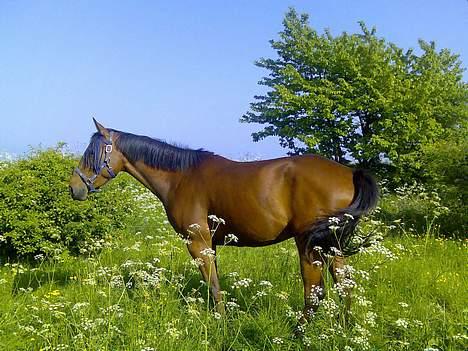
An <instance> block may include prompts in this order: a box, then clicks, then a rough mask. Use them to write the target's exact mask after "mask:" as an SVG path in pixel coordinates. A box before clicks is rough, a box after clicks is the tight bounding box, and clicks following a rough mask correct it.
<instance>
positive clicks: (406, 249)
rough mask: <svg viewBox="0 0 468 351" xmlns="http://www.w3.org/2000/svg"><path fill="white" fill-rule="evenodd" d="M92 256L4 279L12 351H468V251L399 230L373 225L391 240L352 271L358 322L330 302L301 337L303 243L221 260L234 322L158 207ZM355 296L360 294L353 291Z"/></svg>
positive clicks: (1, 327)
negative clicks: (216, 307) (216, 303)
mask: <svg viewBox="0 0 468 351" xmlns="http://www.w3.org/2000/svg"><path fill="white" fill-rule="evenodd" d="M144 203H145V206H144V208H142V209H143V211H142V212H141V215H140V216H137V217H135V218H134V220H133V221H132V222H131V223H128V225H126V226H125V228H123V229H121V230H118V231H116V232H115V233H113V235H112V238H111V239H110V240H106V241H104V240H98V241H96V242H95V243H94V246H93V247H90V248H89V250H88V252H86V253H84V255H81V256H78V257H73V256H69V255H64V254H61V255H58V256H57V257H55V258H53V259H51V260H44V258H43V257H41V256H38V257H35V262H31V263H29V264H27V263H13V262H10V263H6V264H4V265H2V266H1V268H0V295H1V296H2V298H1V302H2V303H1V304H0V349H1V350H44V351H45V350H80V351H81V350H138V351H140V350H141V351H143V350H144V351H151V350H303V349H309V350H346V351H351V350H426V351H428V350H464V349H466V348H467V346H468V337H467V336H466V327H467V313H468V309H467V307H466V306H467V305H466V302H467V291H468V282H467V275H466V263H467V262H468V253H467V246H468V245H467V242H466V241H462V240H446V239H438V238H436V237H435V236H433V235H432V234H433V233H432V232H431V230H428V231H427V233H426V234H419V235H418V236H415V235H410V234H408V233H407V232H406V231H405V230H404V229H402V227H401V223H400V221H399V220H395V221H393V222H391V223H387V224H383V223H381V222H379V221H376V220H369V221H367V223H365V225H364V226H363V228H364V230H370V229H372V230H374V231H377V232H378V233H379V234H382V235H383V236H385V240H383V241H382V242H378V243H376V244H375V245H373V246H371V247H370V248H368V249H367V250H365V251H364V252H362V253H359V254H357V255H355V256H353V257H352V258H351V259H350V260H349V264H350V265H351V266H352V267H353V268H352V274H353V277H354V278H353V279H354V281H355V284H356V285H357V286H356V288H355V289H354V296H353V306H352V310H351V317H350V320H349V321H348V322H347V323H345V322H344V321H343V318H342V317H341V316H342V314H341V313H340V311H341V310H342V304H341V302H340V299H339V297H338V293H337V291H336V289H335V288H333V287H332V286H330V285H331V284H330V283H329V281H330V280H331V279H328V280H327V282H328V283H327V295H326V298H325V300H324V301H323V303H322V306H321V307H320V309H319V311H318V312H317V313H316V315H315V316H314V319H313V321H312V322H311V323H310V324H308V325H307V326H306V327H305V332H304V336H303V337H301V338H297V337H295V336H294V329H295V328H296V325H297V318H298V317H300V311H301V310H302V304H303V300H302V299H303V297H302V283H301V278H300V274H299V265H298V258H297V253H296V249H295V246H294V243H293V242H292V241H287V242H284V243H282V244H278V245H274V246H270V247H265V248H234V247H222V248H220V249H219V250H218V251H219V252H218V265H219V270H220V275H221V284H222V287H223V289H224V290H225V301H226V305H227V313H226V315H225V316H220V315H218V314H217V313H215V312H214V311H213V305H212V303H211V301H210V299H209V298H208V296H207V288H206V285H204V284H203V283H202V282H200V279H201V276H200V274H199V272H198V269H197V267H196V265H195V264H194V263H193V262H192V261H191V259H190V256H189V254H188V253H187V250H186V249H185V245H184V243H183V242H182V240H181V239H180V238H178V237H177V235H176V234H175V233H174V232H173V230H172V229H171V227H170V225H169V224H168V222H167V220H166V218H165V215H164V211H163V209H162V207H161V205H160V204H159V203H157V202H156V201H155V200H152V199H146V200H145V202H144ZM353 284H354V283H353Z"/></svg>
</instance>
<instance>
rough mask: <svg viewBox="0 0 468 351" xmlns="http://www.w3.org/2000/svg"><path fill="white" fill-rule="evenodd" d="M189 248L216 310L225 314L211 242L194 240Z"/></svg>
mask: <svg viewBox="0 0 468 351" xmlns="http://www.w3.org/2000/svg"><path fill="white" fill-rule="evenodd" d="M187 247H188V250H189V252H190V255H192V258H193V259H194V260H196V262H197V264H198V267H199V269H200V272H201V274H202V276H203V279H204V280H205V282H206V283H207V284H208V286H209V287H210V291H211V295H212V297H213V299H214V301H215V303H216V310H217V311H218V312H219V313H221V314H224V304H223V297H222V294H221V288H220V285H219V280H218V272H217V269H216V256H215V254H216V252H215V251H214V250H213V249H212V245H211V240H199V239H198V238H194V239H192V240H191V242H190V243H189V244H188V245H187Z"/></svg>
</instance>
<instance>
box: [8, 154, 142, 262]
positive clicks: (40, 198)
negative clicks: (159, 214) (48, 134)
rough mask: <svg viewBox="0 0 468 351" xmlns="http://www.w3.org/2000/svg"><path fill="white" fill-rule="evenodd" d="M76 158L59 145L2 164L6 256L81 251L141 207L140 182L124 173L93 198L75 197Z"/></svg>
mask: <svg viewBox="0 0 468 351" xmlns="http://www.w3.org/2000/svg"><path fill="white" fill-rule="evenodd" d="M76 164H77V160H76V158H75V157H73V156H71V155H68V154H66V153H64V152H63V146H62V145H59V146H58V147H57V148H55V149H48V150H32V151H31V152H30V153H29V155H28V156H27V157H25V158H23V159H20V160H17V161H14V162H8V163H3V164H1V165H0V255H1V257H22V258H27V257H32V256H34V255H37V254H45V255H52V254H57V253H61V252H64V251H69V252H70V253H72V254H77V253H79V252H80V250H83V249H84V248H85V247H86V246H87V245H88V244H89V243H90V241H92V240H99V239H102V238H104V237H106V236H110V235H111V233H112V230H115V229H117V228H119V227H121V226H123V224H124V223H125V220H126V219H127V218H128V216H129V215H131V214H132V212H133V211H134V210H135V208H136V201H134V200H133V196H132V190H133V189H135V187H134V185H133V184H134V183H133V182H131V181H129V178H128V177H119V178H118V179H117V180H116V181H114V182H112V184H111V185H109V187H108V189H106V190H105V191H102V192H100V193H97V194H95V195H94V194H93V196H90V197H89V199H88V201H84V202H78V201H73V200H72V199H71V197H70V195H69V191H68V181H69V179H70V175H71V172H72V170H73V168H74V167H75V166H76ZM116 188H118V189H119V190H118V191H115V190H116ZM112 189H113V190H112Z"/></svg>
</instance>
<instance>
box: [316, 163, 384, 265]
mask: <svg viewBox="0 0 468 351" xmlns="http://www.w3.org/2000/svg"><path fill="white" fill-rule="evenodd" d="M353 183H354V198H353V201H352V202H351V204H350V205H349V206H348V207H347V208H345V209H343V210H340V211H338V212H336V213H334V214H332V215H330V216H329V217H325V218H321V219H319V220H318V221H317V222H315V223H314V225H313V226H312V228H311V229H310V230H309V231H308V233H307V236H308V237H307V253H308V255H309V257H311V253H312V251H313V250H314V249H317V250H320V249H319V248H318V247H320V248H321V249H322V250H323V252H324V253H327V254H332V255H334V254H337V252H336V250H339V251H340V252H341V254H342V255H344V256H350V255H352V254H354V253H356V252H357V251H358V250H359V247H360V246H361V245H358V246H356V245H355V244H353V241H352V239H353V234H354V231H355V228H356V225H357V223H358V222H359V219H360V218H361V216H362V215H365V214H367V213H369V212H370V211H371V210H372V209H373V208H374V207H375V206H376V205H377V201H378V199H379V189H378V186H377V184H376V182H375V180H374V178H373V177H372V176H371V175H369V174H367V173H366V172H364V171H363V170H359V169H357V170H354V171H353ZM332 248H333V249H332Z"/></svg>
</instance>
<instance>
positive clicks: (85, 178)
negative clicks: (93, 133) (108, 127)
mask: <svg viewBox="0 0 468 351" xmlns="http://www.w3.org/2000/svg"><path fill="white" fill-rule="evenodd" d="M104 144H106V148H105V154H104V161H102V163H101V165H100V166H99V170H98V172H97V173H93V175H92V176H91V177H88V176H86V174H84V173H83V172H81V169H80V168H79V167H76V168H75V170H74V171H73V172H74V173H76V174H78V175H79V176H80V178H81V180H82V181H83V182H84V183H85V185H86V187H87V188H88V191H89V192H90V193H95V192H98V191H99V189H96V188H95V187H94V182H95V181H96V178H97V177H98V176H99V175H100V174H101V172H102V170H103V169H104V168H107V172H108V173H109V176H110V177H111V178H115V173H114V171H113V170H112V167H111V165H110V156H111V152H112V132H110V134H109V140H104Z"/></svg>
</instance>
